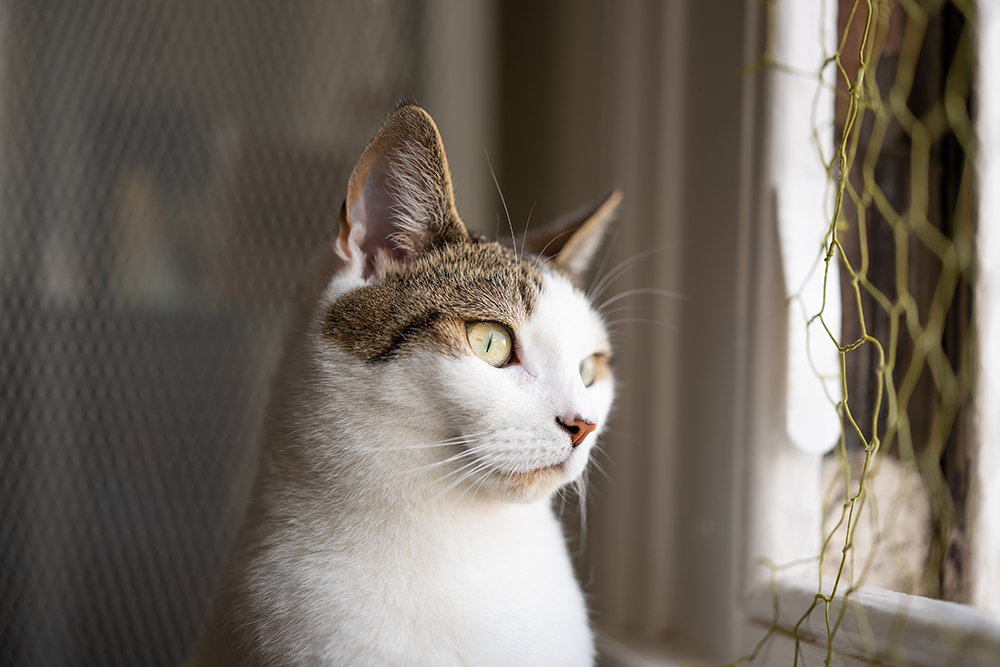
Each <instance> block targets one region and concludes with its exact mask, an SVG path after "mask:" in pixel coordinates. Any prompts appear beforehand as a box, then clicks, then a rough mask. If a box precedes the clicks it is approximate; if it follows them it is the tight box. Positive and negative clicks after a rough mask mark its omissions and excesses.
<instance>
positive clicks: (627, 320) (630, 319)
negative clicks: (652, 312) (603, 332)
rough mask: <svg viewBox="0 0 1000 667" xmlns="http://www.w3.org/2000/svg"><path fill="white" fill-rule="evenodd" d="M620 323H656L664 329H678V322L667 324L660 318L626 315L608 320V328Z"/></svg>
mask: <svg viewBox="0 0 1000 667" xmlns="http://www.w3.org/2000/svg"><path fill="white" fill-rule="evenodd" d="M619 324H655V325H656V326H658V327H662V328H664V329H677V325H676V324H667V323H666V322H661V321H660V320H651V319H648V318H645V317H624V318H622V319H619V320H611V321H610V322H608V328H611V327H614V326H617V325H619Z"/></svg>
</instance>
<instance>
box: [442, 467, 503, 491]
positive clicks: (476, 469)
mask: <svg viewBox="0 0 1000 667" xmlns="http://www.w3.org/2000/svg"><path fill="white" fill-rule="evenodd" d="M490 467H491V465H490V462H489V461H483V460H481V459H480V460H478V464H477V465H474V466H472V467H471V468H470V469H469V470H468V472H466V474H464V475H462V476H461V477H459V478H458V479H456V480H455V481H453V482H452V483H451V484H449V485H448V486H446V487H445V488H444V489H443V490H442V491H441V493H439V494H438V496H443V495H445V494H447V493H448V492H449V491H451V490H452V489H454V488H455V487H456V486H458V485H459V484H461V483H462V482H464V481H465V480H467V479H469V478H470V477H472V476H473V475H476V474H478V473H480V472H482V471H483V470H488V469H489V468H490ZM460 470H461V469H460ZM449 476H450V475H445V476H444V477H443V478H442V479H447V478H448V477H449ZM484 479H485V478H484Z"/></svg>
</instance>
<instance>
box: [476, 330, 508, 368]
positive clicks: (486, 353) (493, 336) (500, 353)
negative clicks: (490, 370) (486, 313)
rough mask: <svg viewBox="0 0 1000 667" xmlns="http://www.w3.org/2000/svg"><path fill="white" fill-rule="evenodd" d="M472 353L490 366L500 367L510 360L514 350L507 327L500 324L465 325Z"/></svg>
mask: <svg viewBox="0 0 1000 667" xmlns="http://www.w3.org/2000/svg"><path fill="white" fill-rule="evenodd" d="M465 334H466V335H467V336H468V337H469V346H470V347H471V348H472V353H473V354H475V355H476V356H477V357H479V358H480V359H482V360H483V361H485V362H486V363H488V364H489V365H490V366H496V367H500V366H503V365H504V364H506V363H507V361H509V360H510V353H511V350H512V349H513V348H514V345H513V341H512V340H511V338H510V332H509V331H507V327H505V326H504V325H502V324H500V323H499V322H472V323H470V324H467V325H465Z"/></svg>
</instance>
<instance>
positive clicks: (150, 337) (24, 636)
mask: <svg viewBox="0 0 1000 667" xmlns="http://www.w3.org/2000/svg"><path fill="white" fill-rule="evenodd" d="M426 4H427V3H426V2H410V1H408V0H396V1H389V0H383V1H380V2H363V1H357V2H321V1H315V2H313V1H310V0H295V1H292V2H280V3H279V2H245V1H241V0H226V1H210V2H198V1H194V0H191V1H182V2H127V1H125V0H120V1H116V2H91V1H89V0H8V1H6V2H2V3H0V665H3V666H7V665H172V664H177V663H179V662H180V660H181V659H182V658H183V657H184V654H185V652H186V651H187V650H188V649H189V648H190V646H191V644H192V643H193V641H194V640H195V639H196V637H197V635H198V634H199V632H200V631H201V629H202V624H203V623H204V620H205V618H206V615H207V613H208V611H209V606H210V603H211V598H212V595H213V592H214V587H215V585H216V583H217V580H218V577H219V575H220V570H221V567H222V566H223V564H224V562H225V559H226V557H227V554H228V549H229V547H230V544H231V541H232V539H233V537H234V535H235V531H236V528H237V525H238V523H239V520H240V516H241V512H242V506H243V503H244V501H245V494H246V492H247V477H248V475H247V473H248V472H249V471H250V470H251V469H252V467H253V458H254V448H253V444H254V443H253V440H254V434H255V432H256V430H257V426H258V423H259V422H260V420H261V419H262V408H263V401H264V399H265V397H266V391H267V379H268V376H269V371H270V369H271V368H272V367H273V364H274V362H275V352H276V349H277V347H278V341H279V338H280V335H281V326H282V321H283V317H284V312H285V308H286V304H287V301H288V297H289V296H290V294H291V290H292V288H293V286H294V284H295V282H296V280H297V278H298V277H299V274H300V273H301V270H302V268H303V266H304V265H305V263H306V261H307V259H308V257H309V255H310V254H311V252H312V249H313V248H314V247H315V246H316V244H317V243H319V242H320V241H321V239H323V237H324V235H325V234H327V233H328V232H329V231H330V230H331V229H332V226H333V225H334V223H335V221H336V216H337V213H338V210H339V207H340V203H341V200H342V197H343V192H344V188H345V186H346V180H347V177H348V174H349V171H350V168H351V166H352V165H353V161H354V159H355V158H356V156H357V155H358V153H359V152H360V149H361V148H362V147H363V146H364V144H365V142H366V141H367V139H368V138H369V137H370V136H371V134H372V133H373V132H374V130H375V129H376V128H377V126H378V124H379V122H380V120H381V119H382V118H383V117H384V115H385V113H386V112H387V111H389V110H391V109H392V107H393V106H394V104H395V102H396V100H397V99H398V98H400V97H404V96H413V97H416V98H417V99H420V96H421V93H422V91H423V90H424V88H425V86H426V85H427V81H426V80H425V77H424V71H423V70H424V69H425V67H424V65H423V63H422V56H421V54H423V53H425V52H426V49H425V47H426V45H425V44H424V42H425V41H426V37H425V34H426V33H425V30H424V26H423V21H424V10H425V5H426Z"/></svg>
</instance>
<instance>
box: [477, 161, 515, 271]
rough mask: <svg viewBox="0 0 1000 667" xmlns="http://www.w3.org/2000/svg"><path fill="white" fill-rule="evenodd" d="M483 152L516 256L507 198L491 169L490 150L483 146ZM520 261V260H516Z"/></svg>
mask: <svg viewBox="0 0 1000 667" xmlns="http://www.w3.org/2000/svg"><path fill="white" fill-rule="evenodd" d="M483 152H484V153H485V154H486V164H487V165H488V166H489V168H490V176H492V177H493V184H494V185H496V186H497V194H498V195H500V203H501V204H503V212H504V213H505V214H507V224H508V225H509V226H510V242H511V243H513V244H514V256H515V257H517V237H516V236H515V235H514V223H513V222H511V219H510V211H508V210H507V200H505V199H504V197H503V191H502V190H501V189H500V181H498V180H497V174H496V172H495V171H493V162H491V161H490V152H489V151H488V150H486V147H485V146H484V147H483ZM521 253H522V254H523V253H524V248H521ZM518 261H520V260H518Z"/></svg>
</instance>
